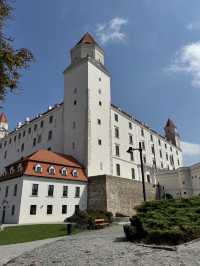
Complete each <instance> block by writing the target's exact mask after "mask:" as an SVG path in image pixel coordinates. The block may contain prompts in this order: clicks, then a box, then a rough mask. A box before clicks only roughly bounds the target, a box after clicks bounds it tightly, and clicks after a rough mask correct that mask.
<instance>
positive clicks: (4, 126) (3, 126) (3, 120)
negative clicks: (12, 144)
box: [0, 113, 8, 139]
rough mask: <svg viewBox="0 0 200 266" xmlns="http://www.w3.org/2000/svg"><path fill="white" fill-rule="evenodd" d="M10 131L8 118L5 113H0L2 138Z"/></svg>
mask: <svg viewBox="0 0 200 266" xmlns="http://www.w3.org/2000/svg"><path fill="white" fill-rule="evenodd" d="M7 133H8V119H7V117H6V114H5V113H1V114H0V139H2V138H4V137H5V136H6V135H7Z"/></svg>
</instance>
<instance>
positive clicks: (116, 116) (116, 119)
mask: <svg viewBox="0 0 200 266" xmlns="http://www.w3.org/2000/svg"><path fill="white" fill-rule="evenodd" d="M115 121H116V122H118V115H117V114H115Z"/></svg>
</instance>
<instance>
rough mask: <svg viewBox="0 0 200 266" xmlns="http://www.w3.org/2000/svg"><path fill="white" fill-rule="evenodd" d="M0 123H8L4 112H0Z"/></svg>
mask: <svg viewBox="0 0 200 266" xmlns="http://www.w3.org/2000/svg"><path fill="white" fill-rule="evenodd" d="M0 123H8V119H7V116H6V114H5V113H1V114H0Z"/></svg>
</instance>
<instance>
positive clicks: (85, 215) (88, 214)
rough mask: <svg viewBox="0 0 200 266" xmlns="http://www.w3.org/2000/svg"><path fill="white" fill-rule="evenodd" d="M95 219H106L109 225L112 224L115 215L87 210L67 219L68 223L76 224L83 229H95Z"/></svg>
mask: <svg viewBox="0 0 200 266" xmlns="http://www.w3.org/2000/svg"><path fill="white" fill-rule="evenodd" d="M95 219H104V220H105V222H107V223H112V221H113V214H112V213H111V212H106V211H98V210H87V211H80V210H79V211H77V212H76V213H75V214H74V215H72V216H71V217H69V218H67V222H71V223H76V224H77V226H78V227H79V228H81V229H95V228H96V227H95Z"/></svg>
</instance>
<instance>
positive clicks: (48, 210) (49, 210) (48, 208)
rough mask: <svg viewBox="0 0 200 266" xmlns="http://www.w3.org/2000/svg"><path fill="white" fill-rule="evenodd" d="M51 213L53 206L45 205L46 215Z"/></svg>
mask: <svg viewBox="0 0 200 266" xmlns="http://www.w3.org/2000/svg"><path fill="white" fill-rule="evenodd" d="M52 213H53V205H47V214H52Z"/></svg>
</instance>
